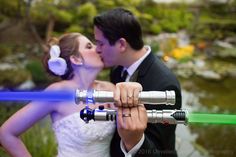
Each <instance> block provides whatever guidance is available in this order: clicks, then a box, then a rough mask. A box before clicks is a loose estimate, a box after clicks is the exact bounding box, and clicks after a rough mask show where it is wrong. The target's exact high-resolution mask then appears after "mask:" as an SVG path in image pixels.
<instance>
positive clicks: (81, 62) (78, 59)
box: [70, 55, 83, 65]
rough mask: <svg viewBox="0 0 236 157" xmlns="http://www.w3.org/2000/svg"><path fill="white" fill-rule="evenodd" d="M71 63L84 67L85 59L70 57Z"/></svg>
mask: <svg viewBox="0 0 236 157" xmlns="http://www.w3.org/2000/svg"><path fill="white" fill-rule="evenodd" d="M70 61H71V63H72V64H75V65H83V59H82V58H81V57H77V56H75V55H71V56H70Z"/></svg>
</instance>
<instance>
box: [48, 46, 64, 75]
mask: <svg viewBox="0 0 236 157" xmlns="http://www.w3.org/2000/svg"><path fill="white" fill-rule="evenodd" d="M49 53H50V59H49V60H48V68H49V69H50V70H51V71H52V72H53V73H54V74H56V75H59V76H62V75H64V74H65V73H66V70H67V64H66V61H65V59H63V58H61V57H60V53H61V51H60V47H59V46H58V45H52V46H51V48H50V52H49Z"/></svg>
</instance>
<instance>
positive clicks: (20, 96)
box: [0, 91, 75, 101]
mask: <svg viewBox="0 0 236 157" xmlns="http://www.w3.org/2000/svg"><path fill="white" fill-rule="evenodd" d="M0 101H75V91H41V92H25V91H20V92H4V91H2V92H0Z"/></svg>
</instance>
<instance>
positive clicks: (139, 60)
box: [123, 45, 151, 77]
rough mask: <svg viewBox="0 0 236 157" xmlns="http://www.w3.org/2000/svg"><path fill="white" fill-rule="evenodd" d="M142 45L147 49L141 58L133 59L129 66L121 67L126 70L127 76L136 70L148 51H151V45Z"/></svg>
mask: <svg viewBox="0 0 236 157" xmlns="http://www.w3.org/2000/svg"><path fill="white" fill-rule="evenodd" d="M144 47H145V49H146V50H147V51H146V53H145V54H144V55H143V56H142V57H141V58H139V59H138V60H137V61H135V62H134V63H133V64H132V65H131V66H129V67H128V68H127V69H125V68H124V69H123V70H127V72H128V76H129V77H130V76H132V75H133V73H134V72H135V71H136V69H137V68H138V67H139V65H140V64H141V63H142V61H143V60H144V59H145V58H146V57H147V56H148V55H149V53H151V47H150V46H149V45H145V46H144Z"/></svg>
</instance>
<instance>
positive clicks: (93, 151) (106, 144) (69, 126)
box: [52, 112, 115, 157]
mask: <svg viewBox="0 0 236 157" xmlns="http://www.w3.org/2000/svg"><path fill="white" fill-rule="evenodd" d="M52 128H53V130H54V132H55V135H56V138H57V143H58V155H57V157H110V153H109V152H110V142H111V139H112V136H113V133H114V131H115V122H111V121H110V122H102V121H96V122H95V121H90V122H89V123H88V124H86V123H85V122H84V121H83V120H82V119H81V118H80V113H79V112H78V113H73V114H71V115H69V116H66V117H64V118H62V119H60V120H58V121H55V122H54V123H53V124H52Z"/></svg>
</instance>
